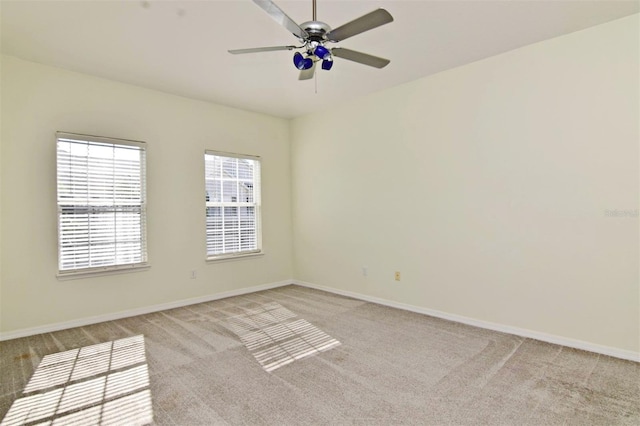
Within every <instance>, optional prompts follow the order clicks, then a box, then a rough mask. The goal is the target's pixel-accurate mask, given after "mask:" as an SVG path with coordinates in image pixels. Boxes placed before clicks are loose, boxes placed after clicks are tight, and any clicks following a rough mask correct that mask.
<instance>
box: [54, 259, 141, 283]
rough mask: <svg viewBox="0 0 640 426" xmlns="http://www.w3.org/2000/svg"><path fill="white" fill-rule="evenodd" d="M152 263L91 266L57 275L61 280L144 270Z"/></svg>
mask: <svg viewBox="0 0 640 426" xmlns="http://www.w3.org/2000/svg"><path fill="white" fill-rule="evenodd" d="M150 267H151V265H149V264H148V263H141V264H137V265H133V266H131V265H129V266H112V267H105V268H91V269H83V270H79V271H72V272H58V273H57V274H56V277H57V278H58V280H59V281H66V280H77V279H80V278H90V277H101V276H104V275H115V274H126V273H129V272H142V271H146V270H147V269H149V268H150Z"/></svg>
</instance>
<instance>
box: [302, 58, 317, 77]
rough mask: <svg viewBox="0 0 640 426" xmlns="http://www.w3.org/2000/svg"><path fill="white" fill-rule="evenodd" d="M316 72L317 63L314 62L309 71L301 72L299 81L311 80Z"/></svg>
mask: <svg viewBox="0 0 640 426" xmlns="http://www.w3.org/2000/svg"><path fill="white" fill-rule="evenodd" d="M315 72H316V63H315V62H314V63H313V65H312V66H311V68H309V69H308V70H302V71H300V76H299V77H298V80H311V79H312V78H313V74H314V73H315Z"/></svg>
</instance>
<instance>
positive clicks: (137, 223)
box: [56, 132, 147, 274]
mask: <svg viewBox="0 0 640 426" xmlns="http://www.w3.org/2000/svg"><path fill="white" fill-rule="evenodd" d="M56 138H57V176H58V268H59V271H60V274H64V273H77V272H93V271H101V270H110V269H121V268H130V267H135V266H142V265H144V264H146V262H147V247H146V226H145V224H146V206H145V201H146V200H145V144H144V143H143V142H134V141H123V140H118V139H108V138H99V137H92V136H85V135H75V134H69V133H60V132H59V133H57V134H56Z"/></svg>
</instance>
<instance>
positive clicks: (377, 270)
mask: <svg viewBox="0 0 640 426" xmlns="http://www.w3.org/2000/svg"><path fill="white" fill-rule="evenodd" d="M638 33H639V26H638V15H635V16H632V17H628V18H624V19H621V20H618V21H614V22H611V23H608V24H605V25H601V26H597V27H593V28H591V29H587V30H585V31H581V32H578V33H574V34H570V35H567V36H563V37H560V38H556V39H552V40H549V41H545V42H542V43H538V44H535V45H531V46H527V47H524V48H521V49H518V50H515V51H512V52H509V53H506V54H503V55H500V56H497V57H493V58H489V59H486V60H483V61H479V62H476V63H473V64H470V65H467V66H463V67H460V68H457V69H454V70H450V71H446V72H443V73H440V74H438V75H434V76H430V77H427V78H423V79H421V80H418V81H414V82H412V83H409V84H406V85H403V86H400V87H396V88H393V89H390V90H386V91H383V92H380V93H377V94H375V95H373V96H369V97H366V98H364V99H358V100H355V101H353V102H351V103H349V104H345V105H341V106H339V107H337V108H335V109H333V110H332V111H330V112H325V113H321V114H314V115H313V116H307V117H303V118H299V119H296V120H294V121H293V124H292V133H291V138H292V167H293V172H292V185H293V206H294V209H293V220H294V265H295V268H296V271H295V276H296V277H297V278H298V279H300V280H302V281H306V282H309V283H313V284H316V285H321V286H328V287H333V288H336V289H339V290H342V291H349V292H355V293H359V294H364V295H368V296H372V297H377V298H382V299H386V300H389V301H395V302H400V303H406V304H410V305H414V306H418V307H425V308H428V309H432V310H437V311H441V312H446V313H449V314H453V315H459V316H464V317H467V318H472V319H476V320H480V321H486V322H491V323H497V324H503V325H505V326H510V327H517V328H520V329H525V330H532V331H535V332H538V333H545V334H549V335H553V336H559V337H562V338H567V339H573V340H579V341H583V342H588V343H592V344H595V345H602V346H606V347H611V348H618V349H621V350H624V351H631V352H636V353H637V352H638V351H640V342H639V338H640V329H639V327H640V308H639V305H640V296H639V281H640V280H639V248H638V245H639V243H638V235H639V229H638V222H639V219H638V217H637V216H636V217H617V218H614V217H606V211H607V210H616V209H617V210H635V209H638V208H639V207H640V206H639V200H638V197H639V183H638V177H639V175H638V172H639V166H638V165H639V160H638V159H639V140H640V134H639V117H640V110H639V108H638V103H639V101H638V99H639V86H638V80H639V78H638V75H640V73H639V67H638ZM425 60H428V58H426V59H425ZM391 66H393V63H392V64H391ZM363 72H367V71H363ZM312 128H325V129H327V128H328V129H329V131H326V132H310V131H308V129H312ZM363 266H367V267H368V276H366V277H365V276H363V274H362V271H361V268H362V267H363ZM394 271H401V273H402V279H401V281H400V282H396V281H394ZM381 320H383V318H381Z"/></svg>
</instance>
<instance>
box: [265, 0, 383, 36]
mask: <svg viewBox="0 0 640 426" xmlns="http://www.w3.org/2000/svg"><path fill="white" fill-rule="evenodd" d="M253 1H256V0H253ZM392 21H393V16H391V14H390V13H389V12H387V11H386V10H384V9H377V10H374V11H373V12H369V13H367V14H366V15H363V16H361V17H359V18H357V19H354V20H353V21H351V22H347V23H346V24H344V25H342V26H339V27H338V28H335V29H333V30H331V31H329V32H328V33H327V38H328V39H329V40H331V41H342V40H345V39H347V38H349V37H353V36H354V35H357V34H360V33H363V32H365V31H369V30H371V29H374V28H376V27H379V26H380V25H384V24H388V23H389V22H392Z"/></svg>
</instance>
